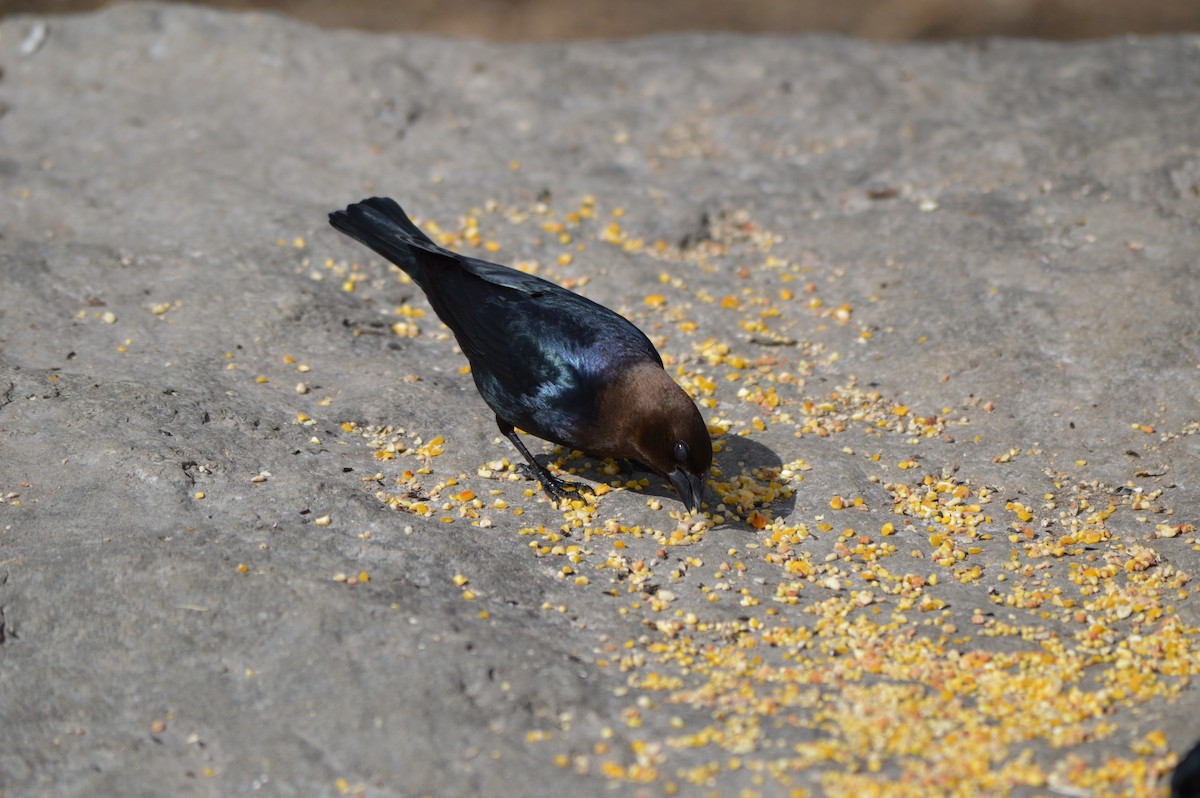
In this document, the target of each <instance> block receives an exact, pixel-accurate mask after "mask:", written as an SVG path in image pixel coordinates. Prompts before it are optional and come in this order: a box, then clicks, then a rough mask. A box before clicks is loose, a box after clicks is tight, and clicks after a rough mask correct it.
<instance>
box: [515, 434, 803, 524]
mask: <svg viewBox="0 0 1200 798" xmlns="http://www.w3.org/2000/svg"><path fill="white" fill-rule="evenodd" d="M716 443H717V446H715V447H714V448H719V449H720V451H717V452H714V454H713V467H712V470H711V471H710V472H709V475H708V484H707V485H706V487H705V490H704V505H706V506H705V507H704V509H705V510H707V511H708V512H710V513H712V514H714V515H717V514H719V515H721V516H723V517H724V518H725V524H726V525H732V526H738V527H744V528H747V529H751V528H759V527H755V523H756V522H757V523H759V524H761V523H762V522H763V521H769V520H771V519H773V518H786V517H787V516H789V515H791V513H792V511H793V510H794V509H795V507H796V499H795V495H794V494H793V492H792V489H791V487H790V485H785V484H783V481H782V480H780V477H779V475H780V471H781V470H782V468H783V460H782V459H780V457H779V455H778V454H776V453H775V452H774V450H772V449H770V448H768V447H766V446H764V445H763V444H761V443H759V442H757V441H753V440H750V439H749V438H748V437H746V436H744V435H725V436H722V437H720V438H718V439H717V442H716ZM535 457H536V458H537V460H538V462H539V463H541V464H542V465H544V466H546V467H548V468H550V469H551V470H552V471H557V472H558V473H560V474H562V475H563V476H564V477H566V478H567V479H569V480H572V481H574V480H575V479H576V478H581V479H585V480H587V481H588V482H593V483H595V482H599V483H604V484H606V485H611V484H612V483H613V482H614V481H619V482H620V484H621V485H622V486H625V483H627V482H628V481H630V480H637V481H640V480H643V479H644V480H646V481H647V482H648V484H646V485H644V486H642V487H641V490H640V491H638V492H639V493H641V494H642V495H644V496H655V497H658V498H661V499H663V500H665V501H666V502H678V501H679V494H677V493H676V492H675V489H674V487H672V486H671V483H670V482H668V481H667V480H665V479H663V478H662V477H659V476H658V475H657V474H655V473H653V472H651V471H649V470H647V469H645V468H644V467H643V466H642V465H641V464H639V463H634V462H630V461H618V462H617V463H616V465H617V466H618V467H620V469H621V470H620V472H619V473H617V474H616V475H613V474H609V473H606V472H605V471H604V470H603V469H604V468H605V467H606V466H607V465H608V463H609V462H610V461H608V460H604V459H600V458H596V457H590V456H588V455H583V456H582V457H577V456H576V457H571V456H569V455H566V454H539V455H535ZM622 489H626V488H625V487H622ZM722 503H724V505H725V509H722V508H721V505H722ZM755 513H756V514H757V518H755V517H753V514H755Z"/></svg>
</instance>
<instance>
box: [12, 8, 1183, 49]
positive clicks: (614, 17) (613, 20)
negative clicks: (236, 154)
mask: <svg viewBox="0 0 1200 798" xmlns="http://www.w3.org/2000/svg"><path fill="white" fill-rule="evenodd" d="M208 4H209V5H213V6H219V7H223V8H233V9H243V10H244V9H261V10H273V11H280V12H283V13H285V14H290V15H292V16H294V17H298V18H299V19H303V20H306V21H308V22H311V23H314V24H317V25H321V26H325V27H351V28H362V29H365V30H374V31H384V30H389V31H411V32H421V33H436V34H443V35H449V36H468V37H474V38H482V39H491V40H494V41H537V40H546V39H592V38H603V37H612V36H636V35H641V34H648V33H663V32H668V31H693V30H723V31H743V32H755V33H758V32H770V33H791V32H800V31H826V32H835V33H845V34H850V35H853V36H862V37H865V38H871V39H892V40H912V39H947V38H961V37H978V36H1030V37H1038V38H1047V39H1090V38H1101V37H1107V36H1121V35H1125V34H1154V33H1183V32H1190V31H1197V30H1200V0H836V1H831V0H745V1H743V2H738V1H737V0H391V1H390V2H389V1H387V0H212V2H210V3H208ZM102 5H107V3H106V2H105V0H0V16H4V15H8V14H16V13H36V14H48V13H65V12H72V11H87V10H91V9H95V8H98V7H100V6H102Z"/></svg>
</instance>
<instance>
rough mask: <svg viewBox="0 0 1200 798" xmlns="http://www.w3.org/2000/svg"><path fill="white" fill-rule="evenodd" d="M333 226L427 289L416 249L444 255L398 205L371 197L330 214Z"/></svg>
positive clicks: (381, 198) (380, 198)
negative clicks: (388, 261) (385, 259)
mask: <svg viewBox="0 0 1200 798" xmlns="http://www.w3.org/2000/svg"><path fill="white" fill-rule="evenodd" d="M329 223H330V224H331V225H333V226H334V227H335V228H336V229H338V230H340V231H341V232H343V233H345V234H346V235H348V236H350V237H351V238H353V239H355V240H356V241H359V242H361V243H363V244H366V245H367V246H368V247H370V248H371V249H373V250H375V251H376V252H378V253H379V254H380V255H382V256H383V257H385V258H387V259H388V260H390V261H391V262H392V263H394V264H396V265H397V266H399V267H400V268H401V269H404V271H406V272H408V274H409V275H410V276H411V277H412V278H413V279H414V280H416V281H417V283H418V284H419V285H421V287H422V288H424V287H425V286H424V285H423V284H424V282H425V280H424V275H423V273H422V269H421V266H420V259H419V258H418V257H417V255H416V253H414V252H413V249H414V248H415V249H419V250H425V251H430V250H432V251H434V252H440V249H441V248H440V247H438V245H437V244H435V243H433V241H432V240H431V239H430V238H429V236H427V235H425V234H424V233H422V232H421V229H420V228H419V227H417V226H416V225H415V224H413V221H412V219H409V218H408V214H406V213H405V212H404V209H403V208H401V207H400V204H399V203H398V202H396V201H395V200H393V199H388V198H387V197H371V198H370V199H365V200H363V201H362V202H357V203H355V204H353V205H351V206H350V207H348V208H346V210H344V211H334V212H333V213H331V214H329Z"/></svg>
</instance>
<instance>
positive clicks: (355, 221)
mask: <svg viewBox="0 0 1200 798" xmlns="http://www.w3.org/2000/svg"><path fill="white" fill-rule="evenodd" d="M329 222H330V224H332V225H333V227H334V228H335V229H337V230H339V231H340V232H342V233H345V234H346V235H348V236H350V237H351V238H353V239H355V240H356V241H358V242H360V243H362V244H364V245H366V246H367V247H369V248H370V249H372V250H374V251H375V252H376V253H378V254H379V255H381V256H383V257H384V258H386V259H387V260H389V261H391V262H392V263H394V264H395V265H396V266H399V267H400V268H401V269H403V270H404V272H406V273H407V274H408V275H409V276H410V277H411V278H412V280H413V282H414V283H416V284H417V286H418V287H420V289H421V290H422V291H423V292H424V293H425V296H426V297H427V298H428V300H429V304H430V305H431V306H432V307H433V310H434V312H435V313H436V314H437V316H438V318H439V319H441V320H442V323H444V324H445V325H446V326H447V327H449V328H450V331H451V332H452V333H453V334H454V337H455V339H456V340H457V341H458V345H459V348H461V349H462V351H463V353H464V354H465V355H466V357H467V361H468V362H469V363H470V367H471V376H472V377H473V378H474V380H475V387H476V388H477V389H478V390H479V394H480V396H482V397H483V400H484V402H486V403H487V405H488V407H490V408H491V410H492V412H493V413H495V416H496V425H497V426H498V427H499V429H500V432H501V434H503V435H504V437H505V438H507V439H508V440H509V441H511V442H512V444H513V446H515V447H516V449H517V451H518V452H520V453H521V456H522V457H524V458H525V460H526V462H528V463H529V467H530V469H531V470H532V472H533V474H534V476H535V478H536V479H537V481H538V482H540V483H541V486H542V489H543V490H544V491H545V492H546V494H547V495H548V496H549V497H550V499H551V500H552V501H554V502H555V504H557V505H560V506H561V504H562V502H563V501H564V500H566V499H568V498H570V496H571V494H572V493H577V492H578V491H579V490H580V489H585V488H584V486H582V485H580V484H578V483H573V482H568V481H566V480H564V479H561V478H560V477H558V476H556V475H554V474H553V473H551V472H550V470H549V469H547V468H546V467H544V466H542V465H541V464H540V463H538V462H537V460H535V459H534V457H533V455H532V454H530V452H529V449H527V448H526V447H525V444H524V443H523V442H522V440H521V438H520V436H519V435H518V434H517V430H518V429H519V430H522V431H524V432H526V433H529V434H532V435H534V436H536V437H538V438H542V439H544V440H547V441H550V442H552V443H557V444H560V445H562V446H565V447H568V448H570V449H578V450H579V451H582V452H584V453H586V454H590V455H594V456H597V457H611V458H614V459H623V460H628V461H632V462H635V463H639V464H641V465H642V466H644V467H645V468H646V469H648V470H650V471H653V472H654V473H655V474H658V475H659V476H660V477H664V478H665V479H667V480H668V481H669V482H670V483H671V485H672V486H673V487H674V489H675V491H676V493H677V494H678V495H679V498H680V500H682V502H683V504H684V506H685V507H687V509H688V510H689V511H697V510H699V509H700V507H701V500H702V499H703V496H704V487H705V478H706V476H707V474H708V470H709V468H710V467H711V465H712V440H711V439H710V437H709V434H708V428H707V426H706V425H705V423H704V419H703V418H702V417H701V415H700V411H699V410H698V409H697V407H696V405H695V403H694V402H693V401H692V399H691V397H689V396H688V394H687V392H686V391H684V390H683V388H681V387H680V386H679V384H678V383H676V382H675V380H673V379H672V378H671V376H670V375H669V374H667V372H666V370H665V369H664V368H663V362H662V357H661V356H660V355H659V353H658V350H656V349H655V348H654V344H652V343H651V342H650V339H649V338H647V337H646V335H645V333H643V332H642V331H641V330H639V329H638V328H637V327H636V326H634V324H633V323H632V322H630V321H629V320H628V319H626V318H625V317H623V316H621V315H620V314H618V313H616V312H614V311H612V310H610V309H608V308H606V307H604V306H603V305H600V304H598V303H596V302H593V301H592V300H590V299H588V298H586V297H583V296H580V295H579V294H576V293H574V292H573V291H570V290H568V289H566V288H563V287H562V286H559V285H556V284H555V283H552V282H550V281H548V280H543V279H542V278H540V277H537V276H534V275H532V274H526V273H525V272H521V271H517V270H516V269H511V268H509V267H507V266H501V265H499V264H496V263H489V262H487V261H484V260H479V259H477V258H472V257H469V256H467V255H461V254H458V253H456V252H452V251H450V250H448V249H445V248H443V247H441V246H439V245H437V244H436V243H434V242H433V240H432V239H430V238H429V236H427V235H425V234H424V233H423V232H421V230H420V228H418V227H417V226H416V224H414V223H413V221H412V220H411V219H410V218H409V217H408V214H406V213H405V212H404V209H403V208H401V207H400V205H399V203H397V202H396V201H395V200H393V199H390V198H387V197H371V198H369V199H365V200H363V201H361V202H357V203H354V204H352V205H350V206H348V207H347V208H346V209H345V210H338V211H334V212H333V213H331V214H329Z"/></svg>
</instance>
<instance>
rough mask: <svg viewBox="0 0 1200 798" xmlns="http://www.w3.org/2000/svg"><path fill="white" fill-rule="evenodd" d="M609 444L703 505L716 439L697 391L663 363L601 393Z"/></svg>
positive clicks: (634, 371)
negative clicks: (679, 382) (689, 390)
mask: <svg viewBox="0 0 1200 798" xmlns="http://www.w3.org/2000/svg"><path fill="white" fill-rule="evenodd" d="M599 401H600V414H599V415H600V419H601V424H602V425H604V426H605V427H607V429H608V431H609V435H607V436H606V437H607V438H608V445H606V446H605V447H604V451H601V452H599V453H600V454H605V455H608V456H612V457H623V458H626V459H629V460H636V461H638V462H639V463H641V464H642V465H644V466H646V467H647V468H649V469H650V470H652V471H654V472H655V473H656V474H658V475H659V476H662V477H666V478H667V479H668V480H670V482H671V485H672V486H674V488H675V491H676V492H677V493H678V494H679V498H680V499H682V500H683V503H684V505H686V506H687V508H688V509H689V510H699V509H700V500H701V499H702V498H703V496H704V480H705V477H706V476H707V475H708V469H709V467H710V466H711V465H712V439H711V438H709V436H708V428H707V427H706V426H705V424H704V419H703V418H702V417H701V416H700V411H699V410H697V409H696V405H695V403H694V402H692V400H691V397H689V396H688V395H687V393H686V392H685V391H684V390H683V389H682V388H680V387H679V385H677V384H676V383H675V381H674V380H672V379H671V377H670V375H668V374H667V373H666V372H665V371H664V370H663V369H662V367H661V366H659V365H657V364H651V363H647V364H644V365H639V366H636V367H634V368H631V369H629V370H628V371H627V372H626V373H625V374H623V375H622V377H621V378H620V379H618V380H616V381H614V383H613V384H612V385H610V386H609V388H608V390H606V391H604V392H603V394H602V395H601V396H600V397H599Z"/></svg>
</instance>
